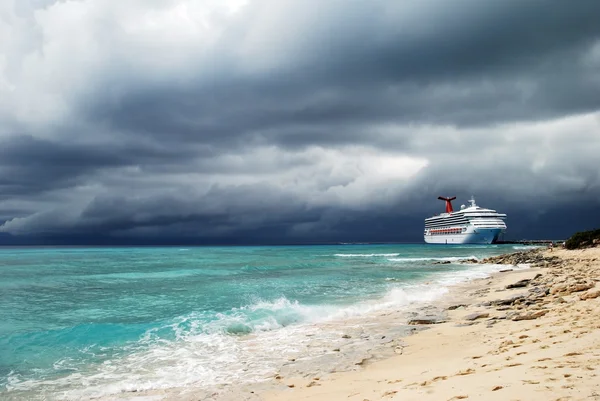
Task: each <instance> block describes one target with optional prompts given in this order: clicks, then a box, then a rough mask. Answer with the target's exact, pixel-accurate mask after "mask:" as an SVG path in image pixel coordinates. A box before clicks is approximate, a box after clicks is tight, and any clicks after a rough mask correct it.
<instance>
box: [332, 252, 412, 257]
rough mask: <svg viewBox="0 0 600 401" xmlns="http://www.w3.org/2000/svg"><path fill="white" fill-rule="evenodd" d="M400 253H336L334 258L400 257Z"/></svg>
mask: <svg viewBox="0 0 600 401" xmlns="http://www.w3.org/2000/svg"><path fill="white" fill-rule="evenodd" d="M398 255H400V254H399V253H336V254H335V255H333V256H337V257H339V258H373V257H382V258H384V257H390V256H398Z"/></svg>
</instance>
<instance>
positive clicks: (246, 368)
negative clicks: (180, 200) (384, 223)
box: [0, 245, 519, 399]
mask: <svg viewBox="0 0 600 401" xmlns="http://www.w3.org/2000/svg"><path fill="white" fill-rule="evenodd" d="M516 249H519V247H518V246H513V245H490V246H467V245H465V246H428V245H336V246H272V247H197V248H193V247H192V248H174V247H170V248H4V249H0V398H9V399H10V398H14V399H36V398H37V399H80V398H89V397H100V396H104V395H110V394H118V393H121V392H127V391H143V390H152V389H168V388H175V387H185V386H195V387H199V388H207V389H209V388H211V386H218V385H222V384H226V383H232V382H235V383H245V382H254V381H261V380H264V379H266V378H268V377H272V375H273V374H274V373H275V372H277V371H281V369H288V370H289V369H294V370H295V371H296V372H298V371H302V370H305V371H306V370H309V369H315V366H317V365H318V366H320V367H321V368H322V369H325V370H344V369H351V368H352V366H354V365H355V364H356V363H357V362H360V361H361V360H363V359H364V358H367V357H369V355H371V352H372V351H373V348H374V347H378V346H381V347H383V346H385V344H386V342H388V341H390V339H391V338H395V337H398V336H401V335H403V334H404V333H405V332H406V331H407V327H405V326H404V325H402V324H399V322H404V321H405V318H406V316H407V314H408V313H410V312H414V311H417V310H419V309H421V308H431V307H432V305H433V306H434V305H435V302H436V300H437V299H439V297H441V296H442V295H443V294H444V293H445V292H446V291H447V288H448V286H451V285H453V284H456V283H459V282H462V281H466V280H469V279H472V278H477V277H485V276H486V275H487V274H489V273H491V272H493V271H497V270H498V269H499V267H498V266H486V265H477V264H475V265H472V264H460V263H457V262H460V261H461V260H463V259H472V258H477V259H482V258H484V257H487V256H492V255H497V254H502V253H507V252H512V251H514V250H516ZM444 261H448V262H450V263H449V264H439V263H436V262H444ZM382 316H387V318H386V319H381V317H382ZM388 348H389V347H388ZM292 360H293V361H294V364H293V367H292V364H290V361H292Z"/></svg>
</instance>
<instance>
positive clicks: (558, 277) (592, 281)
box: [448, 249, 600, 325]
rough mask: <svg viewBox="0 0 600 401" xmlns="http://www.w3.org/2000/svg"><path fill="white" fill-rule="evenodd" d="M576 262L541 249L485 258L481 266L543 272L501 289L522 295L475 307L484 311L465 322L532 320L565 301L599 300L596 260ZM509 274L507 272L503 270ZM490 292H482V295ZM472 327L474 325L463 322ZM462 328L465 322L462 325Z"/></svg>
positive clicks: (598, 275) (598, 278)
mask: <svg viewBox="0 0 600 401" xmlns="http://www.w3.org/2000/svg"><path fill="white" fill-rule="evenodd" d="M580 262H582V261H579V260H577V259H568V260H566V259H561V258H559V257H558V256H554V255H547V254H546V255H544V252H543V250H542V249H533V250H529V251H525V252H517V253H513V254H508V255H500V256H493V257H490V258H486V259H484V260H483V261H481V262H480V263H494V264H508V265H519V264H530V265H531V266H532V267H540V268H543V270H542V272H543V273H539V274H537V275H536V276H535V277H534V278H532V279H524V280H518V281H515V282H514V283H511V284H508V285H507V286H505V288H504V289H501V290H500V291H504V290H514V289H520V288H522V289H523V292H520V293H518V294H514V293H513V294H512V295H510V296H506V297H499V298H498V299H494V300H491V301H486V302H483V303H480V304H477V305H474V306H475V307H478V308H485V309H486V310H485V311H479V312H476V313H471V314H469V315H467V316H466V317H464V320H467V321H470V322H472V321H474V320H477V319H484V318H488V320H487V322H488V324H494V323H495V321H497V320H503V319H505V320H512V321H520V320H532V319H537V318H539V317H542V316H544V315H546V314H547V313H549V312H551V311H552V308H553V306H555V305H557V304H561V303H566V302H571V303H572V302H578V301H586V300H590V299H594V298H598V297H600V288H598V287H597V286H596V283H597V282H599V281H600V264H599V263H596V261H595V259H594V260H592V261H591V262H590V261H585V263H580ZM504 271H510V269H507V270H504ZM488 292H489V289H484V290H483V293H481V292H480V293H479V294H476V295H483V294H485V293H488ZM565 298H568V301H567V300H565ZM465 307H468V306H466V305H453V306H451V307H450V308H448V309H449V310H452V309H458V308H465ZM492 309H495V311H496V312H501V314H496V313H494V315H495V316H492V317H490V313H489V312H488V311H490V310H492ZM466 324H473V323H466ZM463 325H464V323H463Z"/></svg>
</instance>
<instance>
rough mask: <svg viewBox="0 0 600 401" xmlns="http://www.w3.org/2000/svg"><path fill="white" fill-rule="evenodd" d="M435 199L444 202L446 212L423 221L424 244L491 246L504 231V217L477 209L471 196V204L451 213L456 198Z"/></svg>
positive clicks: (491, 211)
mask: <svg viewBox="0 0 600 401" xmlns="http://www.w3.org/2000/svg"><path fill="white" fill-rule="evenodd" d="M438 199H440V200H443V201H445V202H446V212H445V213H441V214H439V215H437V216H433V217H429V218H427V219H425V232H424V238H425V242H427V243H429V244H491V243H493V242H496V241H497V240H498V237H499V236H500V235H501V234H503V233H504V232H505V231H506V223H505V222H504V219H506V214H503V213H498V212H496V211H495V210H493V209H486V208H482V207H480V206H477V204H476V203H475V199H474V198H473V197H471V199H470V200H469V203H470V205H469V206H465V205H462V206H461V207H460V210H459V211H456V212H455V211H454V210H453V208H452V201H453V200H455V199H456V197H452V198H444V197H441V196H440V197H438Z"/></svg>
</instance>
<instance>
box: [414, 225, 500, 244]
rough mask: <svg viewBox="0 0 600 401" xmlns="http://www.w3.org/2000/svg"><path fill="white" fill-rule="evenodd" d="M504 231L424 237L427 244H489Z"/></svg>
mask: <svg viewBox="0 0 600 401" xmlns="http://www.w3.org/2000/svg"><path fill="white" fill-rule="evenodd" d="M503 231H504V230H503V229H501V228H477V229H474V230H467V232H464V233H458V234H441V235H439V234H438V235H425V242H427V243H428V244H452V245H454V244H491V243H493V242H495V241H496V240H497V239H498V236H499V235H500V234H501V233H502V232H503Z"/></svg>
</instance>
